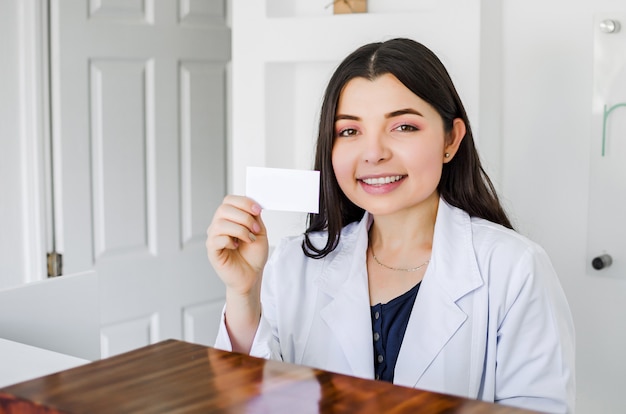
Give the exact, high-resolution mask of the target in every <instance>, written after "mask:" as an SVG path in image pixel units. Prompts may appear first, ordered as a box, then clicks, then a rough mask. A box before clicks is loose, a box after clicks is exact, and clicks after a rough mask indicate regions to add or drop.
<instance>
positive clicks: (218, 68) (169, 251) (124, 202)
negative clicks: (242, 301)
mask: <svg viewBox="0 0 626 414" xmlns="http://www.w3.org/2000/svg"><path fill="white" fill-rule="evenodd" d="M50 12H51V65H52V69H51V72H52V82H51V84H52V130H53V131H52V136H53V144H52V146H53V171H54V173H53V175H54V180H53V186H54V189H53V190H54V207H55V208H54V209H55V220H54V222H55V241H56V247H57V249H56V250H57V251H58V252H60V253H62V254H63V262H64V273H76V272H80V271H85V270H90V269H95V270H96V271H97V273H98V274H99V275H100V292H101V312H102V316H101V319H102V329H101V338H102V355H103V356H105V357H106V356H110V355H113V354H117V353H120V352H124V351H127V350H130V349H133V348H136V347H140V346H144V345H147V344H149V343H153V342H156V341H160V340H162V339H166V338H179V339H186V340H189V341H194V342H204V343H209V342H212V340H213V337H214V334H215V332H216V326H217V322H218V317H219V316H218V309H219V308H220V307H221V303H222V301H223V297H224V291H223V287H222V285H221V283H220V282H219V280H218V279H217V277H216V276H215V275H214V274H213V272H212V270H211V268H210V265H209V264H208V260H207V258H206V254H205V250H204V238H205V229H206V227H207V225H208V223H209V221H210V219H211V216H212V212H213V211H214V210H215V208H216V207H217V205H218V204H219V203H220V202H221V200H222V198H223V196H224V193H225V191H226V166H225V151H226V145H225V143H226V126H225V125H226V113H225V108H226V76H227V64H228V62H229V61H230V36H231V34H230V29H229V28H228V27H227V25H226V16H225V14H226V10H225V1H224V0H196V1H194V0H179V1H176V0H158V1H156V0H142V1H140V0H133V1H130V0H52V2H51V5H50Z"/></svg>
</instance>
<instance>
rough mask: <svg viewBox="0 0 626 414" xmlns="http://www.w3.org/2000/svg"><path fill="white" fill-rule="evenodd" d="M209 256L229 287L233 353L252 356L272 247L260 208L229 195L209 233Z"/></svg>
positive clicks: (244, 199) (228, 323)
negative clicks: (267, 264) (264, 270)
mask: <svg viewBox="0 0 626 414" xmlns="http://www.w3.org/2000/svg"><path fill="white" fill-rule="evenodd" d="M206 249H207V255H208V256H209V261H210V262H211V265H212V266H213V268H214V269H215V272H216V273H217V274H218V276H219V277H220V279H222V281H223V282H224V284H225V285H226V328H227V329H228V333H229V336H230V340H231V344H232V346H233V351H236V352H245V353H249V352H250V347H251V346H252V341H253V339H254V335H255V333H256V329H257V327H258V324H259V320H260V318H261V278H262V276H263V268H264V267H265V263H266V262H267V257H268V251H269V244H268V241H267V232H266V229H265V225H264V224H263V220H262V219H261V207H260V206H259V205H258V204H257V203H255V202H254V200H251V199H250V198H248V197H243V196H233V195H229V196H226V197H225V198H224V201H223V202H222V204H221V205H220V206H219V207H218V208H217V210H216V211H215V215H214V216H213V220H212V222H211V225H210V226H209V228H208V229H207V240H206Z"/></svg>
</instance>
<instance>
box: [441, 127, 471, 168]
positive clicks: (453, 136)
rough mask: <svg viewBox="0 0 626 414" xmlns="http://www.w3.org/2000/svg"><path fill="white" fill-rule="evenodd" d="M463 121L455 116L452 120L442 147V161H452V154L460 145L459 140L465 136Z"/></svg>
mask: <svg viewBox="0 0 626 414" xmlns="http://www.w3.org/2000/svg"><path fill="white" fill-rule="evenodd" d="M466 131H467V130H466V128H465V122H463V120H462V119H461V118H455V119H454V121H452V130H451V131H450V132H449V133H448V135H447V137H446V146H445V147H444V154H443V162H444V163H447V162H450V161H452V158H454V155H455V154H456V152H457V151H458V149H459V145H461V141H463V138H465V132H466Z"/></svg>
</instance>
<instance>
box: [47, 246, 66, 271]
mask: <svg viewBox="0 0 626 414" xmlns="http://www.w3.org/2000/svg"><path fill="white" fill-rule="evenodd" d="M62 274H63V255H62V254H61V253H57V252H51V253H48V277H57V276H61V275H62Z"/></svg>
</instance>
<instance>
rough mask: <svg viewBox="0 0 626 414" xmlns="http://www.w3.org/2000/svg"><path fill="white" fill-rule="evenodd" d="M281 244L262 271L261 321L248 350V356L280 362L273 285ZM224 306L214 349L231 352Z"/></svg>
mask: <svg viewBox="0 0 626 414" xmlns="http://www.w3.org/2000/svg"><path fill="white" fill-rule="evenodd" d="M281 245H282V243H281V244H279V246H277V247H276V249H275V251H274V253H273V254H272V256H271V257H270V260H269V261H268V262H267V264H266V265H265V268H264V270H263V281H262V285H261V307H262V310H261V319H260V321H259V326H258V328H257V331H256V333H255V336H254V339H253V341H252V346H251V348H250V355H251V356H254V357H259V358H265V359H275V360H282V359H283V358H282V355H281V351H280V343H279V341H278V332H277V331H278V329H277V312H276V307H277V306H276V305H277V303H276V296H277V295H276V294H275V289H274V288H273V287H274V285H275V284H276V283H277V282H278V281H277V280H276V278H277V276H278V275H279V274H280V268H281V267H280V259H278V257H279V256H280V255H281V252H282V250H283V249H282V247H281ZM225 310H226V306H224V308H223V310H222V316H221V320H220V326H219V330H218V334H217V339H216V341H215V347H216V348H218V349H223V350H226V351H232V343H231V342H230V337H229V335H228V330H227V329H226V315H225Z"/></svg>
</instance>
